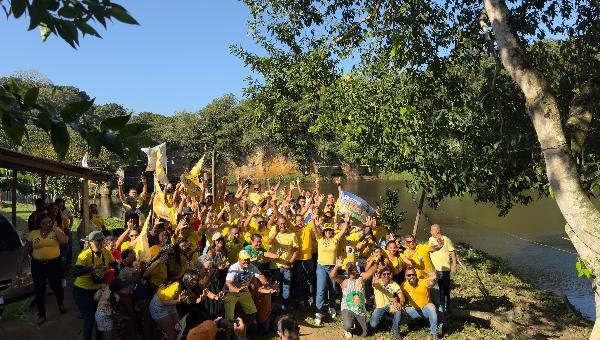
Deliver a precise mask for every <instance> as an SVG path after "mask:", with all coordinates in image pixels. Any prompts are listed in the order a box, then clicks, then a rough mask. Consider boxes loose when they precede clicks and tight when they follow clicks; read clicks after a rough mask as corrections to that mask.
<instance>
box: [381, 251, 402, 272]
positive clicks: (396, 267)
mask: <svg viewBox="0 0 600 340" xmlns="http://www.w3.org/2000/svg"><path fill="white" fill-rule="evenodd" d="M385 254H386V255H387V258H388V260H390V264H391V265H392V274H394V275H396V274H399V273H400V272H401V271H402V267H403V262H402V258H401V257H400V256H401V255H402V254H399V256H398V257H396V258H395V259H394V258H393V257H392V256H391V255H390V253H389V252H388V251H387V249H386V250H385Z"/></svg>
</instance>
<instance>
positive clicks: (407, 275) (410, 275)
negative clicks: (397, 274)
mask: <svg viewBox="0 0 600 340" xmlns="http://www.w3.org/2000/svg"><path fill="white" fill-rule="evenodd" d="M404 276H406V277H413V276H417V274H405V275H404Z"/></svg>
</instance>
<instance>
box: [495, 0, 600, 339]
mask: <svg viewBox="0 0 600 340" xmlns="http://www.w3.org/2000/svg"><path fill="white" fill-rule="evenodd" d="M484 4H485V10H486V12H487V15H488V18H489V20H490V22H491V25H492V29H493V33H494V36H495V38H496V42H497V43H498V48H499V50H500V59H501V60H502V65H503V66H504V68H505V69H506V70H507V71H508V73H509V74H510V76H511V77H512V79H513V80H514V81H515V82H516V83H517V85H518V86H519V88H520V89H521V91H522V92H523V94H524V95H525V106H526V108H527V111H528V114H529V116H530V118H531V121H532V122H533V126H534V129H535V132H536V134H537V137H538V141H539V143H540V145H541V148H542V152H543V154H544V160H545V162H546V175H547V176H548V180H549V181H550V185H551V186H552V190H553V191H554V197H555V199H556V203H557V204H558V207H559V208H560V211H561V212H562V214H563V216H564V218H565V220H566V221H567V223H568V225H569V229H570V232H569V233H567V235H569V237H570V239H571V241H572V242H573V245H574V246H575V249H576V250H577V252H578V253H579V255H580V256H581V258H582V259H584V260H585V261H587V263H588V264H589V266H590V268H591V269H592V270H593V271H594V273H599V274H600V257H599V255H598V254H599V253H600V230H599V228H600V212H599V211H598V210H597V209H596V208H595V207H594V205H593V204H592V202H591V201H590V199H589V198H588V196H587V194H586V193H585V192H584V191H583V189H582V188H581V185H580V183H579V174H578V172H577V167H576V164H575V162H574V160H573V158H572V157H571V152H570V150H569V147H568V145H567V140H566V138H565V134H564V132H563V129H562V125H561V122H560V112H559V109H558V104H557V100H556V97H555V95H554V93H553V92H552V89H551V88H550V85H549V84H548V81H547V80H546V79H545V78H544V77H543V76H542V75H541V74H540V73H539V72H538V71H537V70H535V69H533V68H531V67H530V66H529V65H530V64H529V63H526V62H525V60H524V58H525V55H524V52H523V49H522V48H521V46H520V45H519V42H518V40H517V37H516V36H515V35H514V34H513V33H512V31H511V28H510V27H509V24H508V22H509V18H508V9H507V7H506V3H505V2H504V0H484ZM592 284H593V286H594V292H596V291H597V290H598V289H596V287H598V280H597V279H596V280H595V281H594V282H593V283H592ZM595 294H596V293H595ZM599 303H600V298H599V297H598V295H597V294H596V310H597V311H598V306H599ZM599 317H600V314H599V313H598V312H597V313H596V322H595V324H594V329H593V330H592V334H591V335H590V339H600V320H599Z"/></svg>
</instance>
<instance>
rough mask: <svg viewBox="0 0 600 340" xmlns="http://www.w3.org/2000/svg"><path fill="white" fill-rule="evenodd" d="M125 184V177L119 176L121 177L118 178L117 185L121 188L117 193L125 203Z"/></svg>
mask: <svg viewBox="0 0 600 340" xmlns="http://www.w3.org/2000/svg"><path fill="white" fill-rule="evenodd" d="M123 184H125V182H124V181H123V177H119V179H118V180H117V187H118V188H119V190H118V191H117V195H118V196H119V200H120V201H121V203H125V194H124V193H123Z"/></svg>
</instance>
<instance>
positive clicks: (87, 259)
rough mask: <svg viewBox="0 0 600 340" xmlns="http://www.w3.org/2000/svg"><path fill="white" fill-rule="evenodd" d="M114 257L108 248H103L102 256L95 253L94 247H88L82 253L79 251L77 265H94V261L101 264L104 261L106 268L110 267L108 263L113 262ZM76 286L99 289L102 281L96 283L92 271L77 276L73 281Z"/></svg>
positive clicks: (95, 263)
mask: <svg viewBox="0 0 600 340" xmlns="http://www.w3.org/2000/svg"><path fill="white" fill-rule="evenodd" d="M113 261H114V259H113V257H112V254H111V253H110V251H108V250H106V249H102V253H101V255H100V256H97V255H96V254H93V252H92V249H90V248H88V249H86V250H84V251H82V252H81V253H79V256H77V262H75V265H76V266H83V267H91V266H92V262H93V265H99V264H100V263H104V266H105V268H108V265H109V264H110V263H111V262H113ZM73 285H74V286H76V287H79V288H83V289H93V290H96V289H99V288H100V287H101V286H102V284H100V283H94V282H93V281H92V273H87V274H85V275H81V276H79V277H77V278H75V282H74V283H73Z"/></svg>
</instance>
